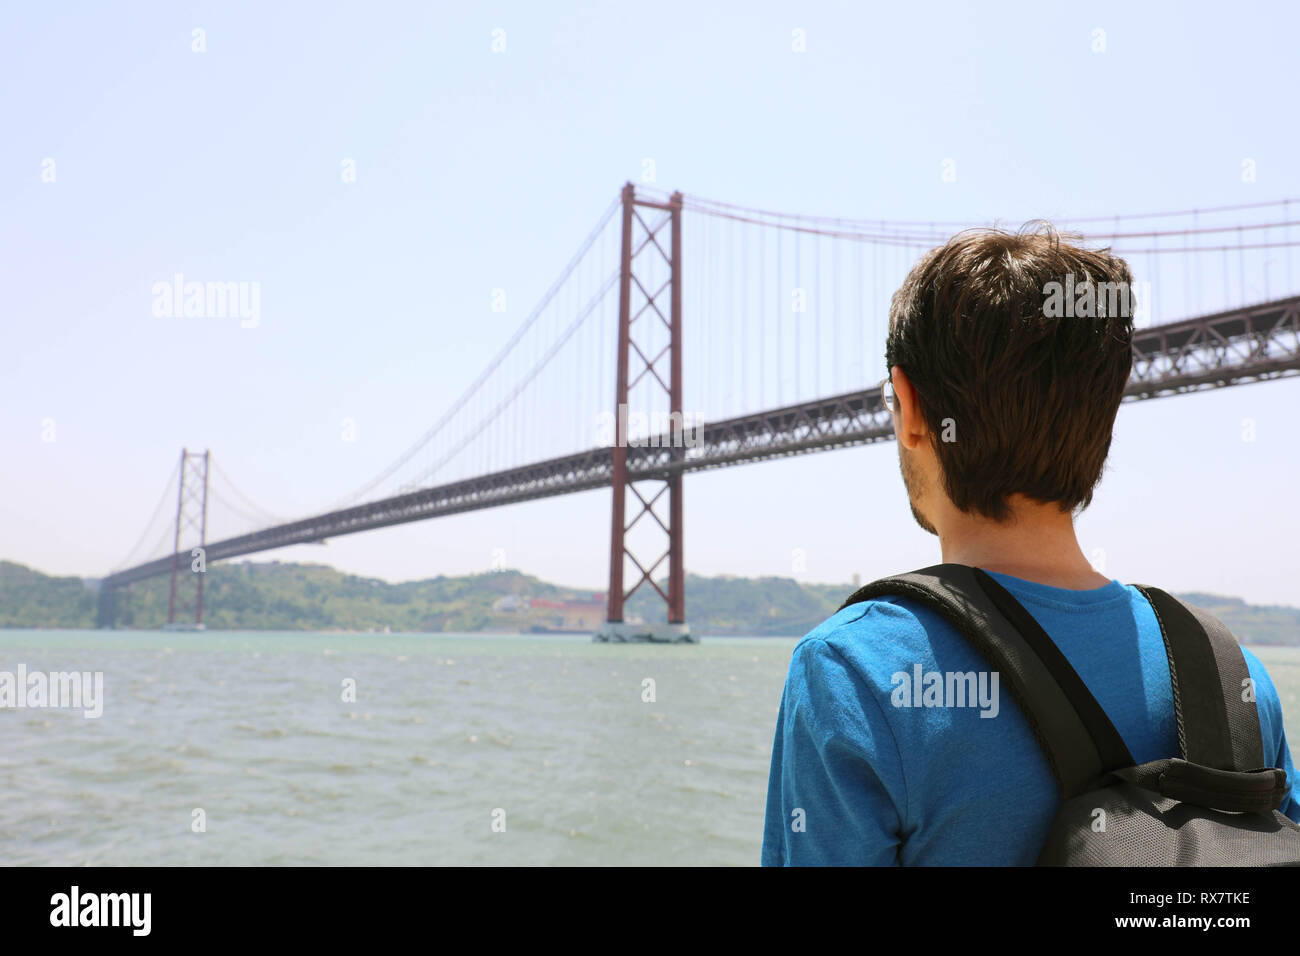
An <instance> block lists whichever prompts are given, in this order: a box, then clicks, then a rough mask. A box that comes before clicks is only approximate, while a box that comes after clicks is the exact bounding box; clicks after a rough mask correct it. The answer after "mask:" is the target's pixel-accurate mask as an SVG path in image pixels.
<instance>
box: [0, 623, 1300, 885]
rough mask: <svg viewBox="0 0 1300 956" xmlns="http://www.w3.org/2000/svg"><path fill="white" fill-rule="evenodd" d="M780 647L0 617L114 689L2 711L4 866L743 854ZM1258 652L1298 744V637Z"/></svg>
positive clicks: (58, 659)
mask: <svg viewBox="0 0 1300 956" xmlns="http://www.w3.org/2000/svg"><path fill="white" fill-rule="evenodd" d="M794 643H795V642H794V640H793V639H759V638H727V639H722V638H719V639H713V640H709V639H706V640H705V642H704V643H703V644H701V645H699V646H681V645H667V646H663V645H604V644H592V643H590V642H589V641H588V640H587V639H585V638H581V637H570V636H537V635H530V636H513V635H512V636H487V635H472V636H470V635H364V636H361V635H340V634H283V633H274V634H259V633H249V632H237V633H217V632H212V633H205V634H181V633H169V634H163V633H146V632H139V633H131V632H115V633H99V632H92V631H0V669H3V670H9V671H13V670H15V669H16V668H17V666H18V664H20V663H23V664H26V665H27V667H28V670H29V671H34V670H42V671H59V670H80V671H86V670H89V671H96V670H102V671H103V672H104V683H105V704H104V713H103V716H102V717H100V718H99V719H98V720H87V719H85V718H84V717H83V716H82V715H81V712H80V711H68V710H51V709H45V710H27V709H24V710H10V709H0V785H3V788H4V793H5V800H4V801H3V802H2V803H0V864H3V865H13V864H55V865H100V866H102V865H131V864H162V865H200V864H212V865H261V864H327V865H338V864H362V865H366V864H409V865H419V864H465V865H483V864H488V865H491V864H524V865H543V864H558V865H564V864H573V865H593V864H594V865H604V864H619V865H622V864H630V865H661V864H710V865H733V864H734V865H753V864H756V863H757V862H758V853H759V847H760V843H761V839H762V836H761V834H762V823H763V804H764V799H765V795H766V783H767V771H768V759H769V756H770V752H771V745H772V734H773V730H774V727H775V720H776V712H777V706H778V704H779V701H780V695H781V687H782V683H783V681H784V679H785V671H786V666H787V664H788V661H789V657H790V650H791V648H792V647H793V645H794ZM1255 650H1256V653H1258V654H1259V656H1260V657H1261V658H1262V659H1263V660H1264V661H1265V663H1266V664H1267V665H1268V667H1269V671H1270V673H1271V674H1272V676H1273V678H1274V681H1275V683H1277V685H1278V688H1279V691H1280V692H1281V694H1282V697H1283V706H1284V708H1286V711H1287V721H1288V722H1287V730H1288V738H1289V739H1290V740H1292V741H1295V740H1300V719H1298V718H1300V649H1290V648H1286V649H1282V648H1267V649H1264V648H1260V649H1255ZM647 678H649V679H652V680H653V681H654V692H655V700H654V702H643V700H642V695H643V681H644V680H646V679H647ZM347 679H351V680H354V681H355V682H356V695H357V699H356V702H355V703H345V702H343V701H342V700H341V696H342V690H343V682H344V681H345V680H347ZM195 809H202V810H203V812H204V814H205V817H206V828H207V829H206V832H203V833H195V832H192V830H191V822H192V820H193V819H194V817H193V812H194V810H195ZM498 811H504V822H505V829H504V832H495V831H494V830H493V822H494V819H496V820H498V821H499V820H501V818H502V817H501V814H500V813H499V812H498Z"/></svg>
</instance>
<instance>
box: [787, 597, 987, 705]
mask: <svg viewBox="0 0 1300 956" xmlns="http://www.w3.org/2000/svg"><path fill="white" fill-rule="evenodd" d="M954 644H963V645H964V641H963V640H962V638H961V636H960V634H959V633H958V632H957V630H956V629H955V628H954V627H953V626H952V625H951V624H949V623H948V622H947V621H946V620H944V619H943V618H942V617H941V616H940V615H939V614H937V613H936V612H934V611H932V610H931V609H930V608H928V607H925V606H924V605H923V604H921V603H920V602H919V601H916V600H913V599H912V598H908V597H904V596H902V595H889V594H886V595H881V596H879V597H874V598H871V599H869V600H866V601H859V602H857V603H855V604H850V605H849V606H848V607H844V608H841V609H840V610H838V611H836V612H835V613H834V614H832V615H831V616H830V617H828V618H827V619H826V620H824V621H822V623H820V624H818V625H817V626H816V627H815V628H813V629H812V630H811V631H809V632H808V633H807V634H805V635H804V636H803V637H802V638H801V639H800V640H799V641H798V643H796V644H795V648H794V656H795V658H796V659H801V658H802V659H805V660H807V659H810V658H812V657H814V656H817V655H826V654H827V653H830V654H831V655H833V656H834V657H836V658H839V659H841V660H842V661H843V662H845V663H846V664H847V665H848V666H850V667H851V668H853V669H854V670H856V671H858V672H859V673H860V674H862V675H863V676H864V677H867V678H868V679H870V678H883V680H884V683H885V684H886V685H887V684H888V683H889V678H890V677H891V676H892V675H893V674H894V673H896V672H897V671H898V670H899V669H900V667H905V668H911V666H912V665H913V664H914V663H915V662H917V661H925V660H929V659H931V658H933V657H934V656H935V654H936V653H937V652H939V651H941V650H942V649H946V648H948V647H951V646H952V645H954ZM871 682H872V683H875V682H876V681H875V680H871Z"/></svg>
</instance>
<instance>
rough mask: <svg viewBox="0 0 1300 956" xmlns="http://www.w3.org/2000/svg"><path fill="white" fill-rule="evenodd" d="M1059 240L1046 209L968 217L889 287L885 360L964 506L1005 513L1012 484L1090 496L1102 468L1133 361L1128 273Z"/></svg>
mask: <svg viewBox="0 0 1300 956" xmlns="http://www.w3.org/2000/svg"><path fill="white" fill-rule="evenodd" d="M1066 239H1070V240H1077V239H1078V237H1075V236H1066V237H1063V236H1061V235H1060V234H1058V233H1057V232H1056V231H1055V230H1054V229H1053V228H1052V227H1051V225H1050V224H1047V223H1041V222H1035V223H1029V224H1027V225H1026V226H1025V227H1024V228H1022V229H1021V230H1020V231H1019V232H1017V233H1011V232H1006V231H1003V230H998V229H978V230H975V229H973V230H968V231H966V232H962V233H959V234H957V235H956V236H954V237H953V238H952V239H950V240H949V241H948V242H947V243H946V244H945V245H943V246H940V247H939V248H938V249H934V250H931V251H930V252H929V253H927V254H926V255H925V256H923V257H922V258H921V260H920V261H919V262H918V263H917V264H916V265H915V266H914V267H913V268H912V271H911V272H910V273H908V276H907V278H906V279H905V280H904V281H903V284H902V286H901V287H899V289H898V291H897V292H895V293H894V297H893V301H892V303H891V305H890V314H889V337H888V339H887V341H886V345H885V362H886V364H887V366H888V367H889V368H893V367H894V366H898V367H900V368H901V369H902V370H903V371H904V372H905V373H906V374H907V377H908V378H909V379H910V380H911V381H912V383H913V384H914V385H915V386H916V390H917V392H918V395H919V401H920V405H921V414H922V416H923V417H924V419H925V421H926V424H927V425H928V426H929V428H930V431H931V437H932V440H933V444H934V449H935V452H936V454H937V455H938V458H939V463H940V466H941V467H942V471H943V479H944V490H945V491H946V492H947V493H948V497H949V498H951V499H952V502H953V504H954V505H956V506H957V508H959V509H960V510H962V511H966V512H976V513H979V514H982V515H984V516H986V517H989V518H992V519H994V520H996V521H1003V520H1006V519H1007V518H1008V517H1010V513H1011V511H1010V507H1009V506H1008V505H1007V502H1006V498H1007V496H1008V495H1011V494H1015V493H1020V494H1023V495H1025V496H1027V497H1029V498H1032V499H1035V500H1038V501H1044V502H1047V501H1055V502H1059V503H1060V505H1061V508H1062V510H1072V509H1074V508H1076V507H1087V506H1088V504H1089V503H1091V501H1092V492H1093V488H1094V487H1095V486H1096V484H1097V482H1098V481H1100V480H1101V471H1102V466H1103V464H1104V463H1105V461H1106V455H1107V453H1108V452H1109V451H1110V440H1111V430H1112V428H1113V427H1114V424H1115V414H1116V412H1117V411H1118V410H1119V403H1120V400H1121V398H1122V397H1123V394H1124V387H1125V384H1126V383H1127V381H1128V377H1129V371H1130V369H1131V367H1132V361H1133V353H1132V346H1131V342H1132V335H1133V321H1132V314H1133V302H1132V300H1131V289H1132V282H1133V278H1132V274H1131V273H1130V271H1129V267H1128V264H1127V263H1125V262H1124V260H1123V259H1120V258H1118V257H1116V256H1112V255H1111V254H1110V251H1109V250H1108V249H1102V250H1091V249H1085V248H1083V247H1081V246H1079V245H1075V244H1073V243H1072V242H1067V241H1065V240H1066ZM1103 283H1105V284H1113V285H1109V291H1110V292H1111V295H1110V296H1107V294H1106V290H1107V287H1106V286H1103V285H1102V284H1103ZM1099 287H1100V291H1099ZM1116 288H1119V289H1121V290H1122V292H1123V305H1122V307H1120V308H1116V305H1115V304H1116V296H1115V295H1114V290H1115V289H1116ZM1085 289H1091V290H1092V291H1091V293H1090V295H1089V299H1088V301H1087V302H1085V301H1084V298H1083V295H1082V290H1085ZM1075 291H1078V292H1079V295H1080V298H1079V305H1080V306H1081V308H1079V309H1077V310H1076V309H1075V308H1073V306H1074V302H1073V295H1072V293H1074V292H1075ZM1062 293H1064V294H1062ZM1062 303H1064V308H1062V307H1061V306H1062ZM945 432H946V434H945ZM953 432H955V435H954V434H952V433H953ZM945 439H946V440H945Z"/></svg>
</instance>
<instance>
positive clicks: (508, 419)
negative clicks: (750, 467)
mask: <svg viewBox="0 0 1300 956" xmlns="http://www.w3.org/2000/svg"><path fill="white" fill-rule="evenodd" d="M1297 211H1300V202H1298V201H1297V200H1288V199H1284V200H1277V201H1272V202H1255V203H1245V204H1237V205H1229V206H1218V207H1214V208H1209V209H1186V210H1177V211H1172V212H1159V213H1142V214H1131V215H1116V216H1108V217H1092V218H1085V219H1075V220H1068V219H1056V220H1054V221H1053V222H1054V225H1056V226H1057V227H1058V228H1059V229H1061V230H1062V231H1064V232H1070V233H1073V234H1075V235H1079V236H1082V237H1083V239H1084V240H1085V241H1086V242H1087V243H1089V244H1090V245H1091V244H1097V245H1104V246H1107V247H1109V248H1110V249H1111V250H1112V251H1113V252H1114V253H1115V254H1117V255H1120V256H1122V257H1124V258H1125V259H1127V260H1128V262H1129V264H1130V266H1131V267H1132V269H1133V272H1134V275H1135V278H1137V279H1138V282H1137V296H1136V297H1137V306H1136V313H1135V326H1136V328H1135V333H1134V337H1133V358H1134V362H1133V371H1132V375H1131V377H1130V381H1129V385H1128V388H1127V390H1126V393H1125V400H1126V401H1130V400H1141V399H1150V398H1157V397H1161V396H1169V395H1178V394H1183V393H1187V392H1193V391H1200V390H1204V389H1212V388H1221V387H1227V386H1236V385H1242V384H1247V383H1252V382H1262V381H1268V380H1271V379H1275V378H1279V377H1283V376H1290V375H1295V374H1300V285H1298V284H1297V276H1296V273H1297V269H1296V265H1297V260H1300V253H1297V251H1296V247H1297V246H1298V245H1300V229H1296V228H1295V227H1300V221H1293V220H1296V219H1297V218H1298V217H1296V215H1295V213H1296V212H1297ZM978 225H1003V226H1004V227H1007V226H1008V224H997V223H973V222H933V221H930V222H921V221H898V220H883V219H882V220H870V219H847V218H832V217H824V216H806V215H793V214H788V213H779V212H772V211H769V210H762V209H753V208H748V207H742V206H737V205H732V204H728V203H722V202H718V201H715V200H710V199H706V198H703V197H698V196H691V195H684V194H682V193H680V192H675V193H671V194H667V193H664V192H662V191H660V190H658V189H655V188H651V187H647V186H634V185H633V184H631V183H629V184H627V185H625V186H624V187H623V189H622V191H621V193H620V194H619V195H618V196H617V197H616V198H615V199H614V201H613V202H611V203H610V205H609V206H608V208H607V209H606V210H605V212H604V214H603V215H602V216H601V217H600V219H599V220H598V222H597V224H596V226H595V227H594V228H593V229H592V231H591V233H590V234H589V235H588V236H587V238H586V240H585V241H584V242H583V243H582V244H581V245H580V246H579V248H578V250H577V252H576V253H575V254H574V255H573V257H572V258H571V259H570V260H569V262H568V264H567V265H566V266H565V268H564V269H563V270H562V271H561V273H560V275H559V277H558V278H557V279H556V280H555V282H554V283H553V284H552V285H551V286H550V288H549V289H548V290H547V291H546V293H545V295H543V296H542V298H541V300H540V301H539V302H538V304H537V305H536V307H535V308H534V309H533V310H532V311H531V312H530V313H529V314H528V316H527V318H526V319H525V320H524V322H523V323H522V325H520V326H519V328H518V329H517V330H516V332H515V333H514V335H513V336H512V337H511V338H510V340H509V341H508V342H507V343H506V344H505V345H504V347H503V348H502V349H501V351H500V352H499V353H497V354H496V356H495V357H494V358H493V359H492V361H491V362H490V363H488V365H487V367H486V368H485V369H484V370H483V371H482V373H481V374H479V375H478V377H477V378H475V379H474V380H473V382H472V383H471V384H470V385H469V386H468V388H467V389H466V390H465V392H464V393H463V394H462V395H461V396H460V398H459V399H457V400H456V401H455V402H454V403H453V404H452V405H451V406H450V407H449V408H447V409H446V410H445V411H444V412H443V414H442V415H441V416H440V417H438V418H437V420H436V421H435V422H434V424H433V425H432V426H431V427H429V428H428V429H427V430H426V431H425V432H424V433H423V434H422V435H421V436H420V437H419V438H418V440H416V441H415V442H414V443H413V444H412V445H411V446H410V447H409V448H408V449H406V450H405V451H404V452H403V453H402V454H401V455H400V456H398V457H397V458H396V459H395V460H393V461H392V462H390V463H389V464H387V465H386V466H385V467H384V468H383V469H381V470H379V471H377V472H376V473H375V476H374V477H373V478H372V479H371V480H369V481H368V482H367V483H366V484H364V485H362V486H361V487H359V488H356V489H354V490H353V491H351V492H350V493H349V494H347V495H345V496H344V497H342V498H340V499H338V500H337V501H335V502H332V503H330V504H329V505H328V506H325V507H321V508H319V509H317V510H315V511H314V512H312V513H310V514H306V515H300V516H297V517H284V516H278V515H275V514H273V513H271V512H268V511H267V510H265V509H264V508H262V507H261V506H260V505H258V504H256V503H255V501H254V500H253V498H252V497H250V496H248V495H246V494H245V493H244V492H243V491H241V490H240V489H239V487H238V486H236V485H235V484H234V483H233V481H231V479H230V478H229V476H227V475H226V474H225V473H224V472H223V471H222V470H221V469H220V466H219V465H217V463H216V461H215V459H213V458H212V457H211V456H210V455H209V454H208V453H207V452H203V453H195V452H190V451H188V450H185V451H182V453H181V456H180V459H179V461H178V463H177V466H176V468H175V469H174V470H173V472H172V475H171V478H170V479H169V481H168V483H167V485H166V488H165V490H164V492H163V495H162V497H161V498H160V500H159V503H158V507H157V508H156V509H155V512H154V516H153V518H151V519H150V522H149V524H148V525H147V526H146V528H145V531H144V533H142V534H141V536H140V539H139V541H138V542H137V544H136V546H135V548H133V549H132V551H131V553H130V554H128V555H127V557H126V558H125V559H124V560H123V561H122V562H120V563H119V565H118V568H117V570H114V571H113V572H112V573H110V574H109V575H107V576H106V577H105V578H103V579H102V581H101V584H100V599H99V615H98V619H99V625H100V626H101V627H112V626H114V623H115V621H116V619H117V616H118V614H119V611H120V607H121V600H122V596H123V594H124V593H125V592H126V591H128V590H129V587H130V585H131V584H132V583H134V582H137V581H142V580H145V579H148V578H152V577H156V576H160V575H170V576H171V579H172V580H171V591H170V600H169V611H168V619H169V623H175V621H176V618H177V610H178V601H177V598H178V593H179V594H180V597H181V600H182V601H187V600H188V598H187V597H186V594H187V593H189V594H192V595H193V616H194V621H195V623H196V624H198V623H201V621H202V616H203V578H204V575H203V573H202V571H203V570H204V568H205V567H206V563H209V562H213V561H219V560H225V559H229V558H234V557H239V556H241V555H248V554H254V553H257V552H262V551H269V550H272V549H275V548H282V547H286V546H289V545H294V544H304V543H317V542H323V541H325V540H327V539H329V538H334V537H338V536H340V535H345V534H354V533H357V532H361V531H370V530H374V529H377V528H384V527H388V526H390V525H396V524H403V523H407V522H412V521H423V520H426V519H429V518H437V517H441V516H443V515H450V514H457V513H460V512H466V511H474V510H479V509H485V508H494V507H499V506H502V505H507V504H513V503H516V502H521V501H530V500H533V499H537V498H545V497H551V496H555V495H565V494H573V493H576V492H583V491H589V490H593V489H598V488H610V489H611V499H612V502H611V503H612V508H611V513H610V560H609V588H608V599H607V600H608V609H607V621H608V624H607V627H606V630H605V631H604V632H603V634H604V636H606V637H610V638H612V639H622V638H635V637H644V636H646V635H647V634H651V635H652V636H653V637H654V639H663V640H674V639H688V638H689V628H688V626H687V624H686V602H685V593H684V579H685V568H684V543H683V542H684V538H683V531H684V526H683V525H684V522H683V478H684V476H685V475H686V474H687V473H689V472H692V471H699V470H703V469H715V468H725V467H729V466H733V465H740V464H744V463H747V462H758V461H763V460H766V459H771V458H777V457H785V456H790V455H801V454H809V453H812V452H819V451H828V450H831V449H835V448H843V447H846V446H851V445H861V444H867V443H871V442H878V441H885V440H888V439H891V438H893V428H892V424H891V420H890V416H889V413H888V412H887V411H886V409H885V407H884V405H883V402H882V399H881V394H880V386H879V383H880V382H881V381H882V380H883V378H884V377H885V375H886V370H885V368H884V360H883V352H884V336H885V331H886V329H887V325H888V304H889V299H890V296H891V295H892V293H893V291H894V289H896V288H897V287H898V285H899V284H900V283H901V281H902V278H903V276H904V275H905V274H906V272H907V270H908V269H909V268H910V267H911V266H912V264H913V263H914V262H915V260H916V259H917V257H918V256H919V255H920V254H921V253H923V252H924V251H926V250H928V249H931V248H933V247H935V246H937V245H940V244H942V243H943V242H945V241H946V240H947V239H948V238H949V237H950V236H951V235H952V234H953V233H955V232H957V231H960V230H961V229H964V228H970V227H972V226H978ZM1018 225H1019V223H1016V224H1012V225H1011V226H1010V227H1012V228H1014V227H1015V226H1018ZM169 502H172V503H174V508H172V507H171V506H169ZM218 514H219V515H220V516H221V518H220V520H219V521H217V520H214V519H216V518H217V516H218ZM160 527H161V529H162V534H161V536H157V537H155V533H156V532H157V531H158V529H159V528H160ZM218 527H219V528H220V531H221V535H222V536H220V537H215V539H214V535H213V531H214V530H216V529H217V528H218ZM151 543H152V547H149V546H148V545H150V544H151ZM199 549H201V550H199ZM642 587H649V588H651V589H653V590H654V591H655V592H657V593H658V595H659V596H660V597H661V598H662V599H663V601H664V603H665V605H666V608H665V611H666V614H665V616H666V621H667V624H666V626H658V627H655V628H650V629H649V630H647V627H648V626H647V625H636V626H633V625H630V624H625V623H624V606H625V603H626V601H627V600H628V598H630V597H631V596H632V594H633V593H635V592H636V591H637V590H638V589H640V588H642Z"/></svg>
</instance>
